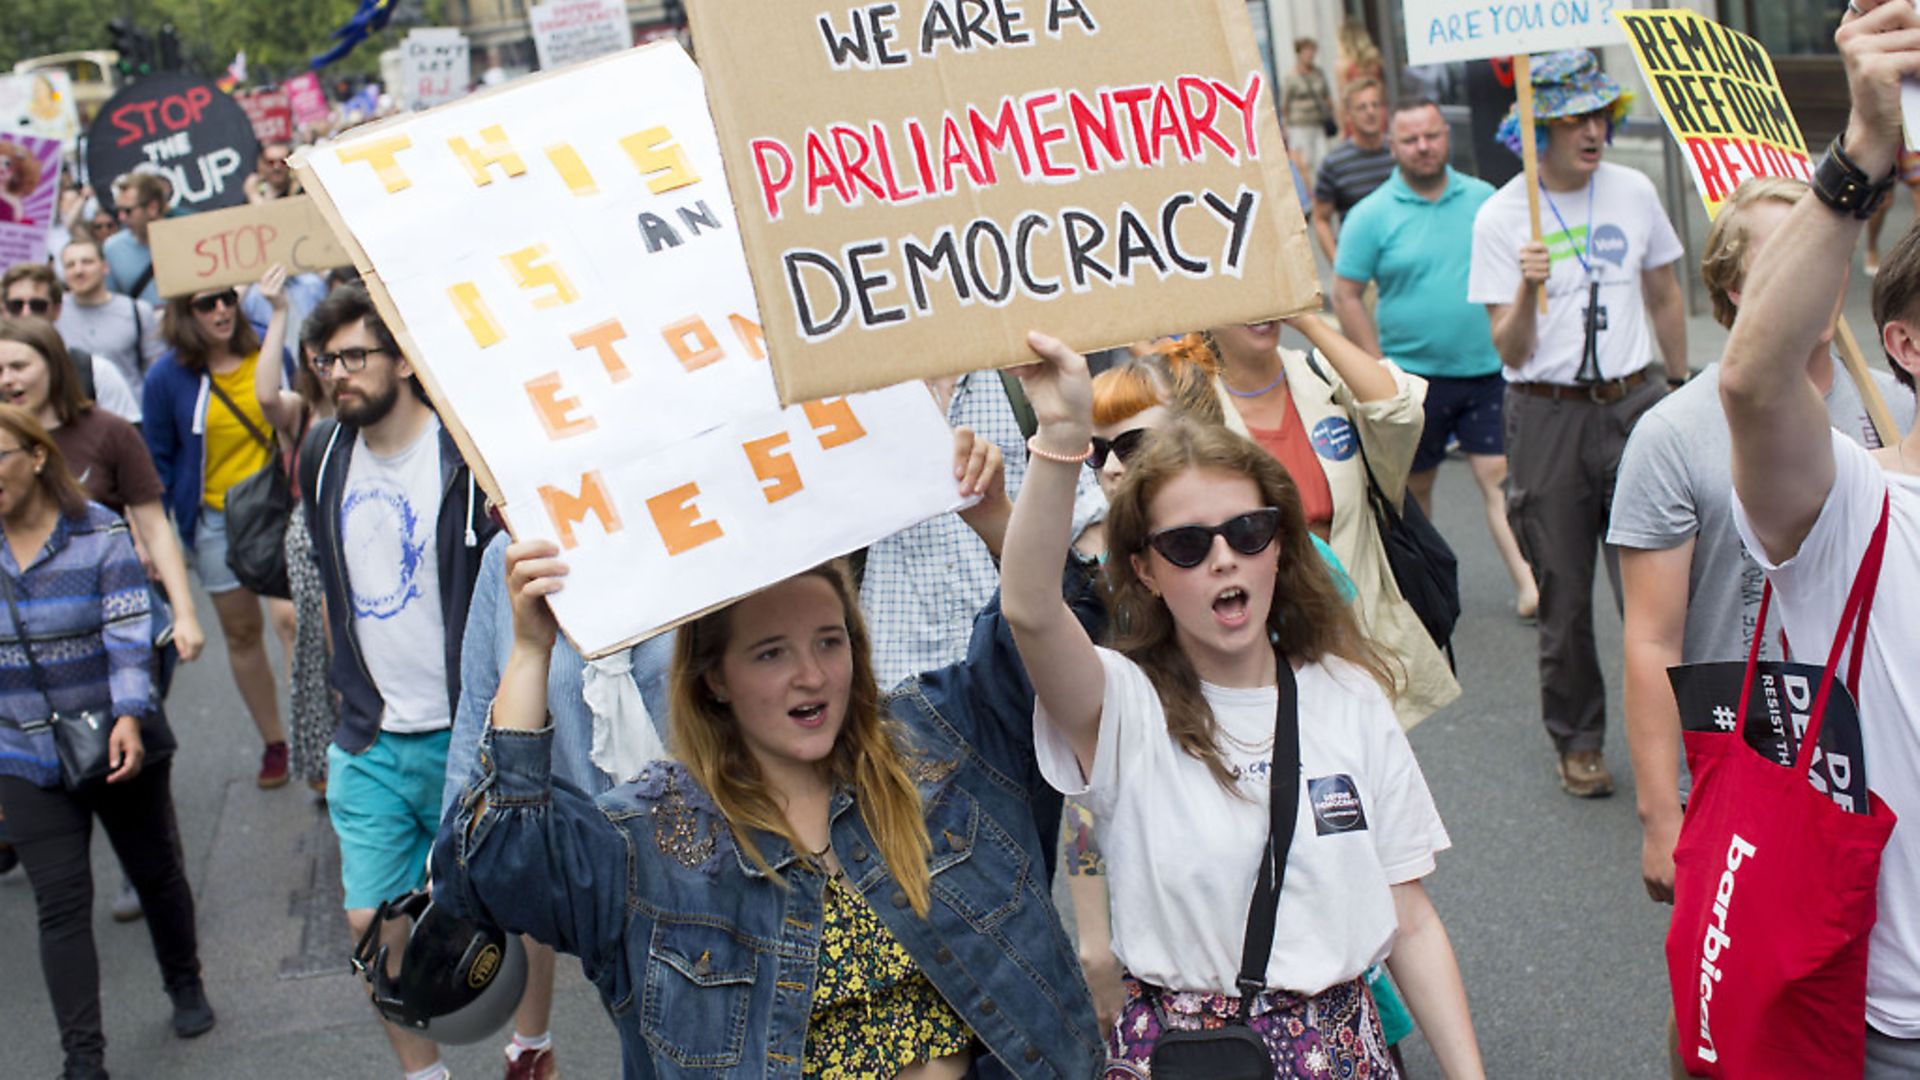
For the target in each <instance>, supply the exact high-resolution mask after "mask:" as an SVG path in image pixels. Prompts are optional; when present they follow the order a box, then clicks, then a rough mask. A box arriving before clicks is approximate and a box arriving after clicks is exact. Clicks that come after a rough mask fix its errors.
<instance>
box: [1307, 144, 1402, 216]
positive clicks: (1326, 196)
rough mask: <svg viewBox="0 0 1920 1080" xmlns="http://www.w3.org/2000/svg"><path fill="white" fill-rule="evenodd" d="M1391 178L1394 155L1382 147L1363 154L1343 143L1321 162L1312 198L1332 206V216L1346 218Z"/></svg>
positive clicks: (1353, 146) (1384, 146)
mask: <svg viewBox="0 0 1920 1080" xmlns="http://www.w3.org/2000/svg"><path fill="white" fill-rule="evenodd" d="M1392 175H1393V151H1391V150H1389V149H1387V146H1386V144H1385V143H1382V144H1381V145H1380V149H1378V150H1362V149H1361V148H1359V147H1358V146H1355V145H1354V144H1353V140H1351V139H1342V140H1340V145H1339V146H1336V147H1334V148H1333V149H1332V150H1329V151H1327V156H1326V157H1325V158H1324V159H1322V160H1321V162H1320V174H1319V176H1318V177H1316V178H1315V180H1314V184H1313V198H1314V201H1315V202H1328V203H1332V204H1333V209H1334V212H1336V213H1338V214H1339V215H1340V216H1341V217H1345V216H1347V211H1349V210H1351V209H1353V205H1354V204H1355V203H1357V202H1359V201H1360V200H1361V199H1364V198H1366V197H1367V196H1369V195H1371V194H1373V189H1374V188H1377V187H1379V186H1380V185H1381V184H1384V183H1386V182H1387V177H1389V176H1392Z"/></svg>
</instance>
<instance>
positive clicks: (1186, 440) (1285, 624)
mask: <svg viewBox="0 0 1920 1080" xmlns="http://www.w3.org/2000/svg"><path fill="white" fill-rule="evenodd" d="M1193 469H1215V470H1218V471H1220V472H1224V473H1231V474H1233V475H1236V476H1244V477H1246V478H1248V479H1249V480H1252V481H1253V482H1254V484H1255V486H1257V487H1258V488H1259V489H1260V496H1261V499H1262V500H1263V501H1264V502H1265V504H1266V505H1268V506H1272V507H1275V508H1277V509H1278V510H1279V511H1280V531H1279V533H1278V534H1277V535H1276V536H1275V537H1274V543H1275V544H1278V545H1279V547H1280V557H1279V563H1280V566H1279V573H1278V575H1277V576H1276V577H1275V578H1274V582H1273V604H1272V607H1271V608H1270V609H1269V610H1268V612H1267V633H1268V635H1269V636H1270V637H1271V638H1272V640H1273V641H1274V642H1275V643H1276V644H1277V645H1278V646H1279V649H1280V651H1281V653H1283V654H1284V655H1286V656H1288V657H1293V658H1297V659H1301V660H1307V661H1317V660H1321V659H1324V658H1325V657H1328V656H1337V657H1340V658H1341V659H1343V660H1347V661H1351V662H1352V663H1353V664H1355V665H1357V666H1358V667H1360V668H1361V669H1363V670H1365V671H1366V672H1367V673H1368V674H1370V675H1372V676H1373V677H1374V679H1375V680H1376V681H1378V682H1379V683H1380V685H1381V687H1382V688H1383V689H1385V690H1386V691H1387V693H1388V694H1389V695H1391V694H1392V693H1393V692H1394V690H1393V687H1394V677H1393V673H1392V669H1391V668H1390V667H1389V661H1388V660H1387V659H1386V657H1385V656H1384V655H1383V654H1382V653H1381V651H1380V650H1379V649H1378V648H1376V647H1375V646H1374V644H1373V643H1372V642H1371V641H1369V640H1368V639H1367V637H1366V635H1365V634H1364V633H1362V632H1361V630H1360V623H1359V621H1358V620H1357V619H1356V618H1355V617H1354V614H1353V609H1352V607H1351V605H1349V604H1348V603H1347V602H1346V600H1345V599H1344V598H1343V597H1342V596H1341V595H1340V591H1339V588H1338V587H1337V586H1336V585H1335V584H1334V582H1333V577H1332V575H1330V574H1329V573H1327V564H1326V562H1325V560H1323V559H1322V558H1321V557H1320V553H1319V551H1318V550H1317V549H1316V548H1315V547H1314V545H1313V539H1312V536H1311V534H1309V533H1308V532H1307V517H1306V512H1305V511H1304V510H1302V509H1301V506H1300V489H1299V488H1297V487H1295V486H1294V483H1293V478H1292V477H1290V476H1288V475H1287V470H1286V468H1285V467H1284V466H1282V465H1281V464H1280V463H1279V462H1278V461H1276V460H1274V458H1273V457H1272V456H1271V455H1269V454H1268V453H1267V452H1266V451H1264V450H1262V449H1260V447H1258V446H1256V445H1255V444H1254V443H1252V442H1250V441H1248V440H1247V439H1246V438H1244V437H1242V436H1240V435H1236V434H1234V433H1233V432H1231V431H1228V430H1227V429H1226V428H1223V427H1220V426H1218V425H1213V424H1203V423H1198V422H1195V421H1193V420H1188V419H1176V420H1173V421H1171V422H1169V423H1167V424H1165V425H1163V426H1161V427H1158V428H1155V429H1154V431H1153V433H1152V434H1151V435H1148V436H1147V437H1146V439H1145V441H1143V442H1142V443H1141V444H1140V449H1139V450H1137V451H1135V453H1134V456H1133V457H1132V458H1131V459H1129V460H1128V461H1127V472H1126V475H1125V476H1123V477H1122V478H1121V480H1120V485H1119V487H1118V488H1117V489H1116V490H1115V491H1114V493H1113V499H1112V502H1111V503H1110V505H1109V506H1108V509H1107V546H1108V556H1107V563H1106V576H1107V586H1108V589H1109V595H1108V600H1107V602H1108V605H1109V607H1110V608H1111V609H1112V611H1113V619H1112V625H1113V628H1114V629H1113V632H1112V633H1113V647H1114V648H1116V649H1118V650H1119V651H1120V652H1122V653H1124V654H1125V655H1126V656H1127V657H1128V658H1129V659H1131V660H1132V661H1133V662H1134V663H1136V664H1139V665H1140V667H1141V669H1142V670H1144V671H1145V672H1146V673H1147V678H1148V679H1149V680H1151V681H1152V683H1153V687H1154V690H1155V691H1157V692H1158V693H1159V695H1160V704H1161V707H1162V708H1163V709H1165V711H1166V714H1167V732H1168V734H1170V735H1172V736H1173V738H1174V741H1175V742H1177V743H1179V744H1180V749H1182V750H1184V751H1186V752H1187V753H1188V754H1190V755H1192V756H1193V757H1195V758H1197V759H1199V760H1200V761H1201V762H1204V763H1205V764H1206V766H1207V770H1208V771H1209V772H1211V773H1212V774H1213V777H1214V779H1215V780H1217V781H1219V782H1220V785H1221V786H1222V787H1224V788H1226V789H1227V790H1229V791H1233V790H1235V786H1234V779H1233V775H1232V773H1231V772H1229V771H1228V769H1227V764H1226V759H1225V757H1224V755H1222V754H1221V752H1220V744H1219V731H1220V725H1219V721H1218V720H1217V719H1216V718H1215V717H1214V715H1213V709H1212V708H1210V707H1209V706H1208V705H1207V699H1206V697H1205V696H1204V695H1203V694H1202V693H1201V691H1200V676H1199V674H1198V673H1197V672H1196V671H1195V670H1194V668H1193V662H1192V661H1191V660H1189V659H1188V658H1187V654H1186V652H1185V651H1184V650H1183V649H1181V647H1180V640H1179V637H1178V635H1177V634H1176V632H1175V627H1174V622H1173V615H1172V613H1171V612H1169V611H1168V610H1167V605H1166V602H1165V601H1163V600H1161V599H1160V597H1158V596H1156V595H1154V593H1153V592H1152V591H1151V590H1149V589H1148V588H1147V586H1146V583H1145V582H1143V581H1141V580H1140V576H1139V574H1138V572H1136V571H1135V569H1134V566H1133V559H1134V556H1136V555H1137V556H1142V557H1146V554H1147V535H1148V534H1149V533H1150V532H1152V530H1153V527H1154V523H1153V522H1152V520H1151V518H1150V515H1149V509H1150V507H1151V506H1152V504H1153V499H1154V496H1155V495H1157V494H1159V492H1160V489H1161V488H1163V487H1165V486H1166V485H1167V484H1168V482H1170V481H1171V480H1173V479H1174V478H1175V477H1177V476H1179V475H1180V474H1182V473H1185V472H1188V471H1190V470H1193Z"/></svg>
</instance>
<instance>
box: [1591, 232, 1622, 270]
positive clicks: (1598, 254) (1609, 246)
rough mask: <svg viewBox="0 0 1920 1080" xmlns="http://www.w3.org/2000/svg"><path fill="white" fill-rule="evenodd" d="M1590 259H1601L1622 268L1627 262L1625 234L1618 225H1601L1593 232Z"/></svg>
mask: <svg viewBox="0 0 1920 1080" xmlns="http://www.w3.org/2000/svg"><path fill="white" fill-rule="evenodd" d="M1590 257H1591V258H1593V259H1594V260H1596V261H1598V260H1601V259H1604V260H1606V261H1607V262H1610V263H1612V264H1613V265H1615V266H1624V265H1625V264H1626V261H1627V232H1626V230H1625V229H1622V228H1621V227H1620V226H1618V225H1602V226H1600V227H1599V228H1597V229H1595V230H1593V247H1592V250H1591V252H1590Z"/></svg>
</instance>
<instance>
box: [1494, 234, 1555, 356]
mask: <svg viewBox="0 0 1920 1080" xmlns="http://www.w3.org/2000/svg"><path fill="white" fill-rule="evenodd" d="M1519 261H1520V285H1519V287H1518V288H1517V289H1516V290H1515V291H1514V296H1513V302H1512V303H1510V304H1488V305H1487V315H1488V317H1489V318H1490V319H1492V320H1493V347H1494V350H1495V351H1496V352H1498V353H1499V354H1500V362H1501V363H1503V364H1505V365H1507V366H1508V367H1510V368H1518V367H1526V366H1527V361H1528V360H1530V359H1532V358H1533V347H1534V345H1535V344H1536V343H1537V342H1538V341H1539V334H1540V290H1542V289H1544V288H1546V287H1547V278H1548V277H1550V276H1552V274H1553V257H1552V256H1551V255H1550V254H1548V252H1547V245H1545V244H1542V243H1540V242H1539V241H1537V240H1535V241H1532V242H1530V243H1526V244H1522V245H1520V251H1519Z"/></svg>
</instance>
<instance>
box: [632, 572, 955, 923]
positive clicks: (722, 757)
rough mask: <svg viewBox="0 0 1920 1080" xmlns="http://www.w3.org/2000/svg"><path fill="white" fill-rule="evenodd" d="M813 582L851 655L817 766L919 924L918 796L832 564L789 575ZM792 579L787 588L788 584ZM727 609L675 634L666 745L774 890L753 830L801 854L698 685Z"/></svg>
mask: <svg viewBox="0 0 1920 1080" xmlns="http://www.w3.org/2000/svg"><path fill="white" fill-rule="evenodd" d="M798 576H800V577H817V578H820V579H821V580H823V581H825V582H827V583H828V584H829V585H831V586H833V592H834V595H835V596H837V597H838V598H839V600H840V607H841V611H842V612H843V614H844V615H845V617H846V621H847V641H848V644H849V646H850V649H851V652H852V654H853V685H852V686H851V688H850V689H849V692H848V695H847V716H846V720H845V721H844V722H843V723H842V725H841V728H840V735H839V737H838V738H837V739H835V740H834V744H833V750H832V752H830V753H829V754H828V755H827V759H826V761H825V762H824V763H822V768H823V769H824V770H825V772H826V774H827V776H828V777H829V778H830V779H831V780H832V781H833V782H834V783H835V784H840V785H845V786H847V787H850V788H852V789H853V795H854V803H855V805H857V806H858V807H859V808H860V816H861V818H862V819H863V820H865V821H866V823H867V830H868V831H869V832H871V833H872V834H873V841H874V844H875V846H877V847H878V848H879V849H880V857H881V858H882V859H884V860H885V861H886V864H887V868H888V869H889V870H891V871H893V877H894V880H895V881H897V882H899V884H900V889H901V891H902V892H904V893H905V894H906V896H907V900H908V902H909V903H911V904H912V905H913V910H914V912H915V913H916V914H918V915H920V917H922V918H925V917H926V914H927V910H928V908H929V906H930V904H931V902H932V893H933V879H932V875H931V874H930V873H929V872H928V870H927V859H928V858H929V857H930V856H931V855H932V853H933V844H932V841H931V840H929V839H928V837H927V823H926V819H925V817H924V816H923V812H922V808H921V805H920V792H919V789H918V788H916V787H915V786H914V783H913V778H912V777H911V776H909V775H908V773H907V763H906V759H905V757H904V755H903V754H902V752H901V750H900V747H899V744H898V741H897V739H896V737H895V725H894V724H893V722H892V721H891V720H889V719H887V718H886V717H885V715H884V714H883V713H882V712H881V707H880V688H879V684H878V681H877V680H876V679H875V678H874V674H873V645H872V641H871V639H870V638H869V637H868V636H867V627H866V622H865V621H864V620H863V619H862V618H861V617H860V605H859V604H858V603H856V602H855V600H854V594H853V586H852V584H851V583H849V581H848V580H847V575H846V572H845V571H844V569H842V567H841V566H840V565H839V564H837V563H827V564H824V565H821V566H816V567H814V568H813V569H811V570H808V571H805V572H804V573H802V574H800V575H798ZM788 580H793V579H788ZM737 606H738V605H728V606H727V607H723V608H721V609H720V610H718V611H714V612H709V613H708V614H706V615H702V616H701V617H700V618H698V619H695V620H694V621H693V622H691V623H689V624H687V625H686V626H683V627H681V628H680V634H679V638H678V640H677V641H676V642H675V644H674V652H673V668H672V671H671V673H670V675H669V676H668V681H669V694H670V700H671V709H672V717H673V719H672V723H671V724H670V725H669V736H668V742H669V744H670V745H671V746H672V748H673V753H674V756H675V757H677V758H679V759H680V760H681V761H682V762H684V763H685V764H686V767H687V771H688V772H689V773H691V774H692V775H693V778H694V779H695V780H697V781H699V783H700V786H701V787H703V788H705V789H706V791H707V793H708V794H709V795H711V796H712V797H713V802H714V805H715V806H717V807H719V809H720V813H721V815H722V816H723V817H725V818H726V819H727V826H728V827H729V828H730V829H732V830H733V836H734V840H735V841H736V842H737V843H738V844H739V845H740V850H742V851H744V852H746V855H747V858H748V859H750V860H752V861H753V864H754V865H755V866H758V867H759V868H760V869H761V870H762V871H764V872H765V873H766V874H767V875H768V876H770V877H772V878H773V879H774V880H775V881H778V880H780V875H779V874H778V873H776V872H775V871H774V869H773V867H772V866H771V865H770V864H769V863H768V862H767V858H766V856H765V855H764V854H762V853H761V851H760V847H759V845H758V844H755V843H754V842H753V837H752V830H755V829H761V830H764V831H766V832H770V833H773V834H774V835H776V836H779V837H781V838H783V839H785V840H786V841H787V843H789V844H791V845H793V850H794V851H796V852H805V851H806V850H807V846H806V844H805V843H804V842H802V841H801V839H800V837H799V834H798V833H796V832H794V829H793V826H792V825H791V824H789V823H788V821H787V816H786V814H785V813H783V812H782V811H781V809H780V804H779V803H778V801H776V800H775V798H774V795H773V790H772V789H771V788H770V787H769V786H768V784H767V781H766V778H765V777H764V776H763V775H762V774H761V772H760V765H759V763H758V762H757V761H755V760H754V757H753V754H752V753H751V752H750V751H749V750H748V749H747V744H746V740H745V739H744V738H742V737H741V735H740V728H739V724H738V723H737V722H736V721H735V720H734V716H733V710H732V709H731V708H730V707H729V706H728V705H726V704H725V703H723V702H721V701H720V700H719V699H717V698H716V697H715V696H714V694H713V691H712V688H711V687H710V686H709V685H708V683H707V676H708V675H709V674H712V673H714V672H717V671H719V669H720V663H721V660H722V659H723V658H724V657H725V655H726V651H727V645H728V643H729V642H730V641H731V640H732V637H733V611H734V608H735V607H737Z"/></svg>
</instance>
